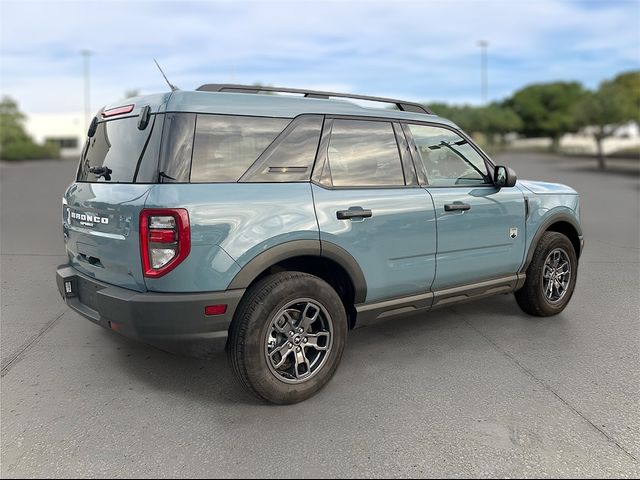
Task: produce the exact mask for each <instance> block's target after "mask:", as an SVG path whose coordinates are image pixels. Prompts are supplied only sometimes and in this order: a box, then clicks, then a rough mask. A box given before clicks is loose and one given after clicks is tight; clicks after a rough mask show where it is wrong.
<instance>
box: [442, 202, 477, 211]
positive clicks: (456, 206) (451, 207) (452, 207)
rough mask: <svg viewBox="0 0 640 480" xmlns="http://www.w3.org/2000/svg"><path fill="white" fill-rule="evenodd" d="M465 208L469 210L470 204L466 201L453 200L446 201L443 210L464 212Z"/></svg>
mask: <svg viewBox="0 0 640 480" xmlns="http://www.w3.org/2000/svg"><path fill="white" fill-rule="evenodd" d="M467 210H471V205H469V204H468V203H460V202H454V203H447V204H445V206H444V211H445V212H465V211H467Z"/></svg>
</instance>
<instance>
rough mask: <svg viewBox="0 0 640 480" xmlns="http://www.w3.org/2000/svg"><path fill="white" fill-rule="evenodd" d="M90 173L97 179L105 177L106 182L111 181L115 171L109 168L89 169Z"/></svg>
mask: <svg viewBox="0 0 640 480" xmlns="http://www.w3.org/2000/svg"><path fill="white" fill-rule="evenodd" d="M89 172H91V173H93V174H94V175H95V176H96V177H97V178H100V177H104V179H105V180H106V181H109V180H111V174H112V173H113V170H111V169H110V168H109V167H107V166H102V167H89Z"/></svg>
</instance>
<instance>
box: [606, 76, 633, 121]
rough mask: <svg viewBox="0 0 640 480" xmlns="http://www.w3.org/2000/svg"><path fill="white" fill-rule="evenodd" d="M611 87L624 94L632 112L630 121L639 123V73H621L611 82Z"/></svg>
mask: <svg viewBox="0 0 640 480" xmlns="http://www.w3.org/2000/svg"><path fill="white" fill-rule="evenodd" d="M611 85H612V86H614V87H619V88H620V89H621V91H622V92H624V95H625V96H626V98H627V102H628V106H629V108H630V109H631V112H632V114H631V115H632V118H631V120H634V121H635V122H637V123H640V71H638V70H636V71H633V72H626V73H621V74H620V75H618V76H617V77H615V78H614V79H613V80H611Z"/></svg>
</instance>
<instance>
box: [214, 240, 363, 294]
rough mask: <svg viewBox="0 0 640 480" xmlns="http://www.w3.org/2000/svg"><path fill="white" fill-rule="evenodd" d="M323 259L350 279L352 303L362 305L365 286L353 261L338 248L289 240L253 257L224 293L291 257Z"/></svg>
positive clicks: (244, 284)
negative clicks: (336, 265)
mask: <svg viewBox="0 0 640 480" xmlns="http://www.w3.org/2000/svg"><path fill="white" fill-rule="evenodd" d="M302 256H312V257H324V258H327V259H329V260H332V261H334V262H335V263H337V264H338V265H340V266H341V267H342V268H343V269H344V270H345V271H346V272H347V274H348V275H349V277H350V278H351V282H352V283H353V287H354V291H355V299H354V300H355V303H362V302H364V300H365V298H366V296H367V283H366V280H365V278H364V274H363V273H362V270H361V269H360V266H359V265H358V263H357V262H356V260H355V259H354V258H353V257H352V256H351V255H350V254H349V252H347V251H346V250H345V249H343V248H342V247H339V246H337V245H334V244H332V243H328V242H322V243H320V240H292V241H290V242H284V243H281V244H279V245H276V246H274V247H271V248H269V249H267V250H265V251H264V252H262V253H260V254H258V255H256V256H255V257H254V258H253V259H251V260H250V261H249V262H248V263H247V264H246V265H245V266H244V267H242V269H241V270H240V271H239V272H238V273H237V274H236V276H235V277H234V278H233V280H232V281H231V283H230V284H229V286H228V287H227V289H228V290H233V289H237V288H247V287H248V286H249V285H250V284H251V282H253V280H254V279H255V278H256V277H257V276H258V275H260V273H262V272H263V271H265V270H266V269H267V268H269V267H271V266H273V265H275V264H277V263H279V262H282V261H284V260H287V259H289V258H294V257H302Z"/></svg>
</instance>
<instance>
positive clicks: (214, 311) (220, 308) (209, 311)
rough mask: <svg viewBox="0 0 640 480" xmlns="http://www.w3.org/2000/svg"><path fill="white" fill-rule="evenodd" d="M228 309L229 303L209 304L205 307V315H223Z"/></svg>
mask: <svg viewBox="0 0 640 480" xmlns="http://www.w3.org/2000/svg"><path fill="white" fill-rule="evenodd" d="M226 311H227V305H226V304H224V305H208V306H206V307H204V314H205V315H222V314H223V313H225V312H226Z"/></svg>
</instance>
